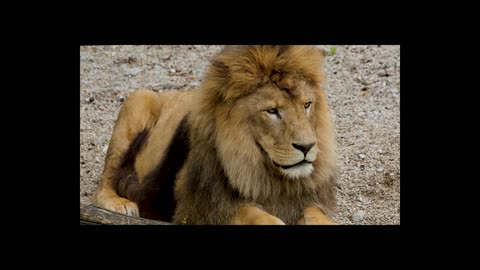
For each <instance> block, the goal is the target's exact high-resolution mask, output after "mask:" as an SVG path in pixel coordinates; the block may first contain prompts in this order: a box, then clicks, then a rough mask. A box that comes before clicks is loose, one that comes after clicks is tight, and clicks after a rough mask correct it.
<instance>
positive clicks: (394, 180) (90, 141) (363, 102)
mask: <svg viewBox="0 0 480 270" xmlns="http://www.w3.org/2000/svg"><path fill="white" fill-rule="evenodd" d="M222 47H223V46H204V45H198V46H197V45H195V46H187V45H185V46H171V45H170V46H82V47H80V202H81V203H87V204H89V203H90V202H91V201H90V200H91V197H92V195H93V194H94V192H95V188H96V185H97V184H98V182H99V179H100V176H101V173H102V170H103V165H104V158H105V154H106V151H107V146H108V141H109V139H110V136H111V134H112V130H113V126H114V123H115V120H116V117H117V115H118V112H119V109H120V106H121V105H122V102H123V100H124V98H125V97H126V96H127V95H128V94H129V93H131V92H133V91H134V90H136V89H140V88H150V89H153V90H161V89H169V90H170V89H180V90H182V89H191V88H195V87H197V86H198V85H199V82H200V80H201V78H202V76H203V73H204V72H205V69H206V66H207V65H208V60H209V59H210V58H211V57H212V56H213V55H214V54H216V53H217V52H219V51H220V50H221V48H222ZM324 47H326V48H330V47H332V46H330V45H327V46H324ZM335 48H336V53H335V54H334V55H329V56H328V57H327V60H326V63H325V69H326V72H327V82H326V84H325V86H326V89H327V92H328V100H329V104H330V106H331V110H332V115H333V119H334V122H335V125H336V128H337V137H338V142H339V148H338V152H339V159H338V160H339V161H338V162H339V164H338V165H339V166H338V179H337V182H338V193H337V194H338V204H337V206H338V212H337V214H336V215H335V216H334V217H333V220H334V221H336V222H337V223H339V224H364V225H384V224H400V46H377V45H374V46H335Z"/></svg>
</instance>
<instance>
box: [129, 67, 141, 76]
mask: <svg viewBox="0 0 480 270" xmlns="http://www.w3.org/2000/svg"><path fill="white" fill-rule="evenodd" d="M140 71H142V70H141V69H139V68H132V69H130V75H132V76H135V75H137V74H138V73H140Z"/></svg>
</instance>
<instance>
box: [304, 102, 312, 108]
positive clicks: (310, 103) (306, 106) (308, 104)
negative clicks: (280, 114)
mask: <svg viewBox="0 0 480 270" xmlns="http://www.w3.org/2000/svg"><path fill="white" fill-rule="evenodd" d="M310 105H312V102H311V101H309V102H307V103H305V104H304V105H303V107H305V109H308V108H309V107H310Z"/></svg>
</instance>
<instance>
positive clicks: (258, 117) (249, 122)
mask: <svg viewBox="0 0 480 270" xmlns="http://www.w3.org/2000/svg"><path fill="white" fill-rule="evenodd" d="M322 64H323V53H322V51H321V50H320V49H318V48H315V47H312V46H231V47H226V48H225V49H224V50H223V51H222V52H221V53H220V54H219V55H218V56H217V57H216V58H214V59H213V60H212V65H211V67H210V69H209V72H208V75H207V78H206V80H205V82H204V85H203V87H202V93H203V94H202V96H201V98H200V102H201V104H202V105H201V106H199V108H200V110H204V114H205V115H213V116H214V117H212V119H211V122H212V123H211V126H212V129H214V132H213V133H214V135H211V136H214V140H215V147H216V151H217V153H218V156H219V159H220V160H221V164H222V165H223V169H224V170H225V173H226V174H227V176H228V178H229V182H230V183H231V185H232V186H234V187H235V188H236V189H238V190H239V191H240V192H241V193H242V194H243V195H245V196H248V197H253V198H261V197H268V196H270V195H272V194H276V193H281V192H283V191H282V189H281V188H280V187H281V186H283V187H287V186H288V190H289V191H288V192H296V191H299V190H300V189H302V187H307V186H308V187H312V188H314V187H315V186H316V185H317V184H319V183H321V182H322V181H328V180H327V179H328V178H329V177H330V176H331V175H332V174H333V170H334V149H335V142H334V136H333V128H332V126H331V123H330V120H329V117H328V106H327V103H326V97H325V94H324V92H323V89H322V85H321V84H322V82H323V78H324V75H323V70H322ZM202 127H203V128H205V126H204V125H203V126H202ZM280 182H283V185H282V184H280ZM296 187H297V188H296Z"/></svg>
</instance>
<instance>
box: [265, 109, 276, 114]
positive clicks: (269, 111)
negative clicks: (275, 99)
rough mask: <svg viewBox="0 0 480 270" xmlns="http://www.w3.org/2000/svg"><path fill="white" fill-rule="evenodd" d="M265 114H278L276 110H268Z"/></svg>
mask: <svg viewBox="0 0 480 270" xmlns="http://www.w3.org/2000/svg"><path fill="white" fill-rule="evenodd" d="M267 112H268V113H270V114H278V110H277V108H271V109H268V110H267Z"/></svg>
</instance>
